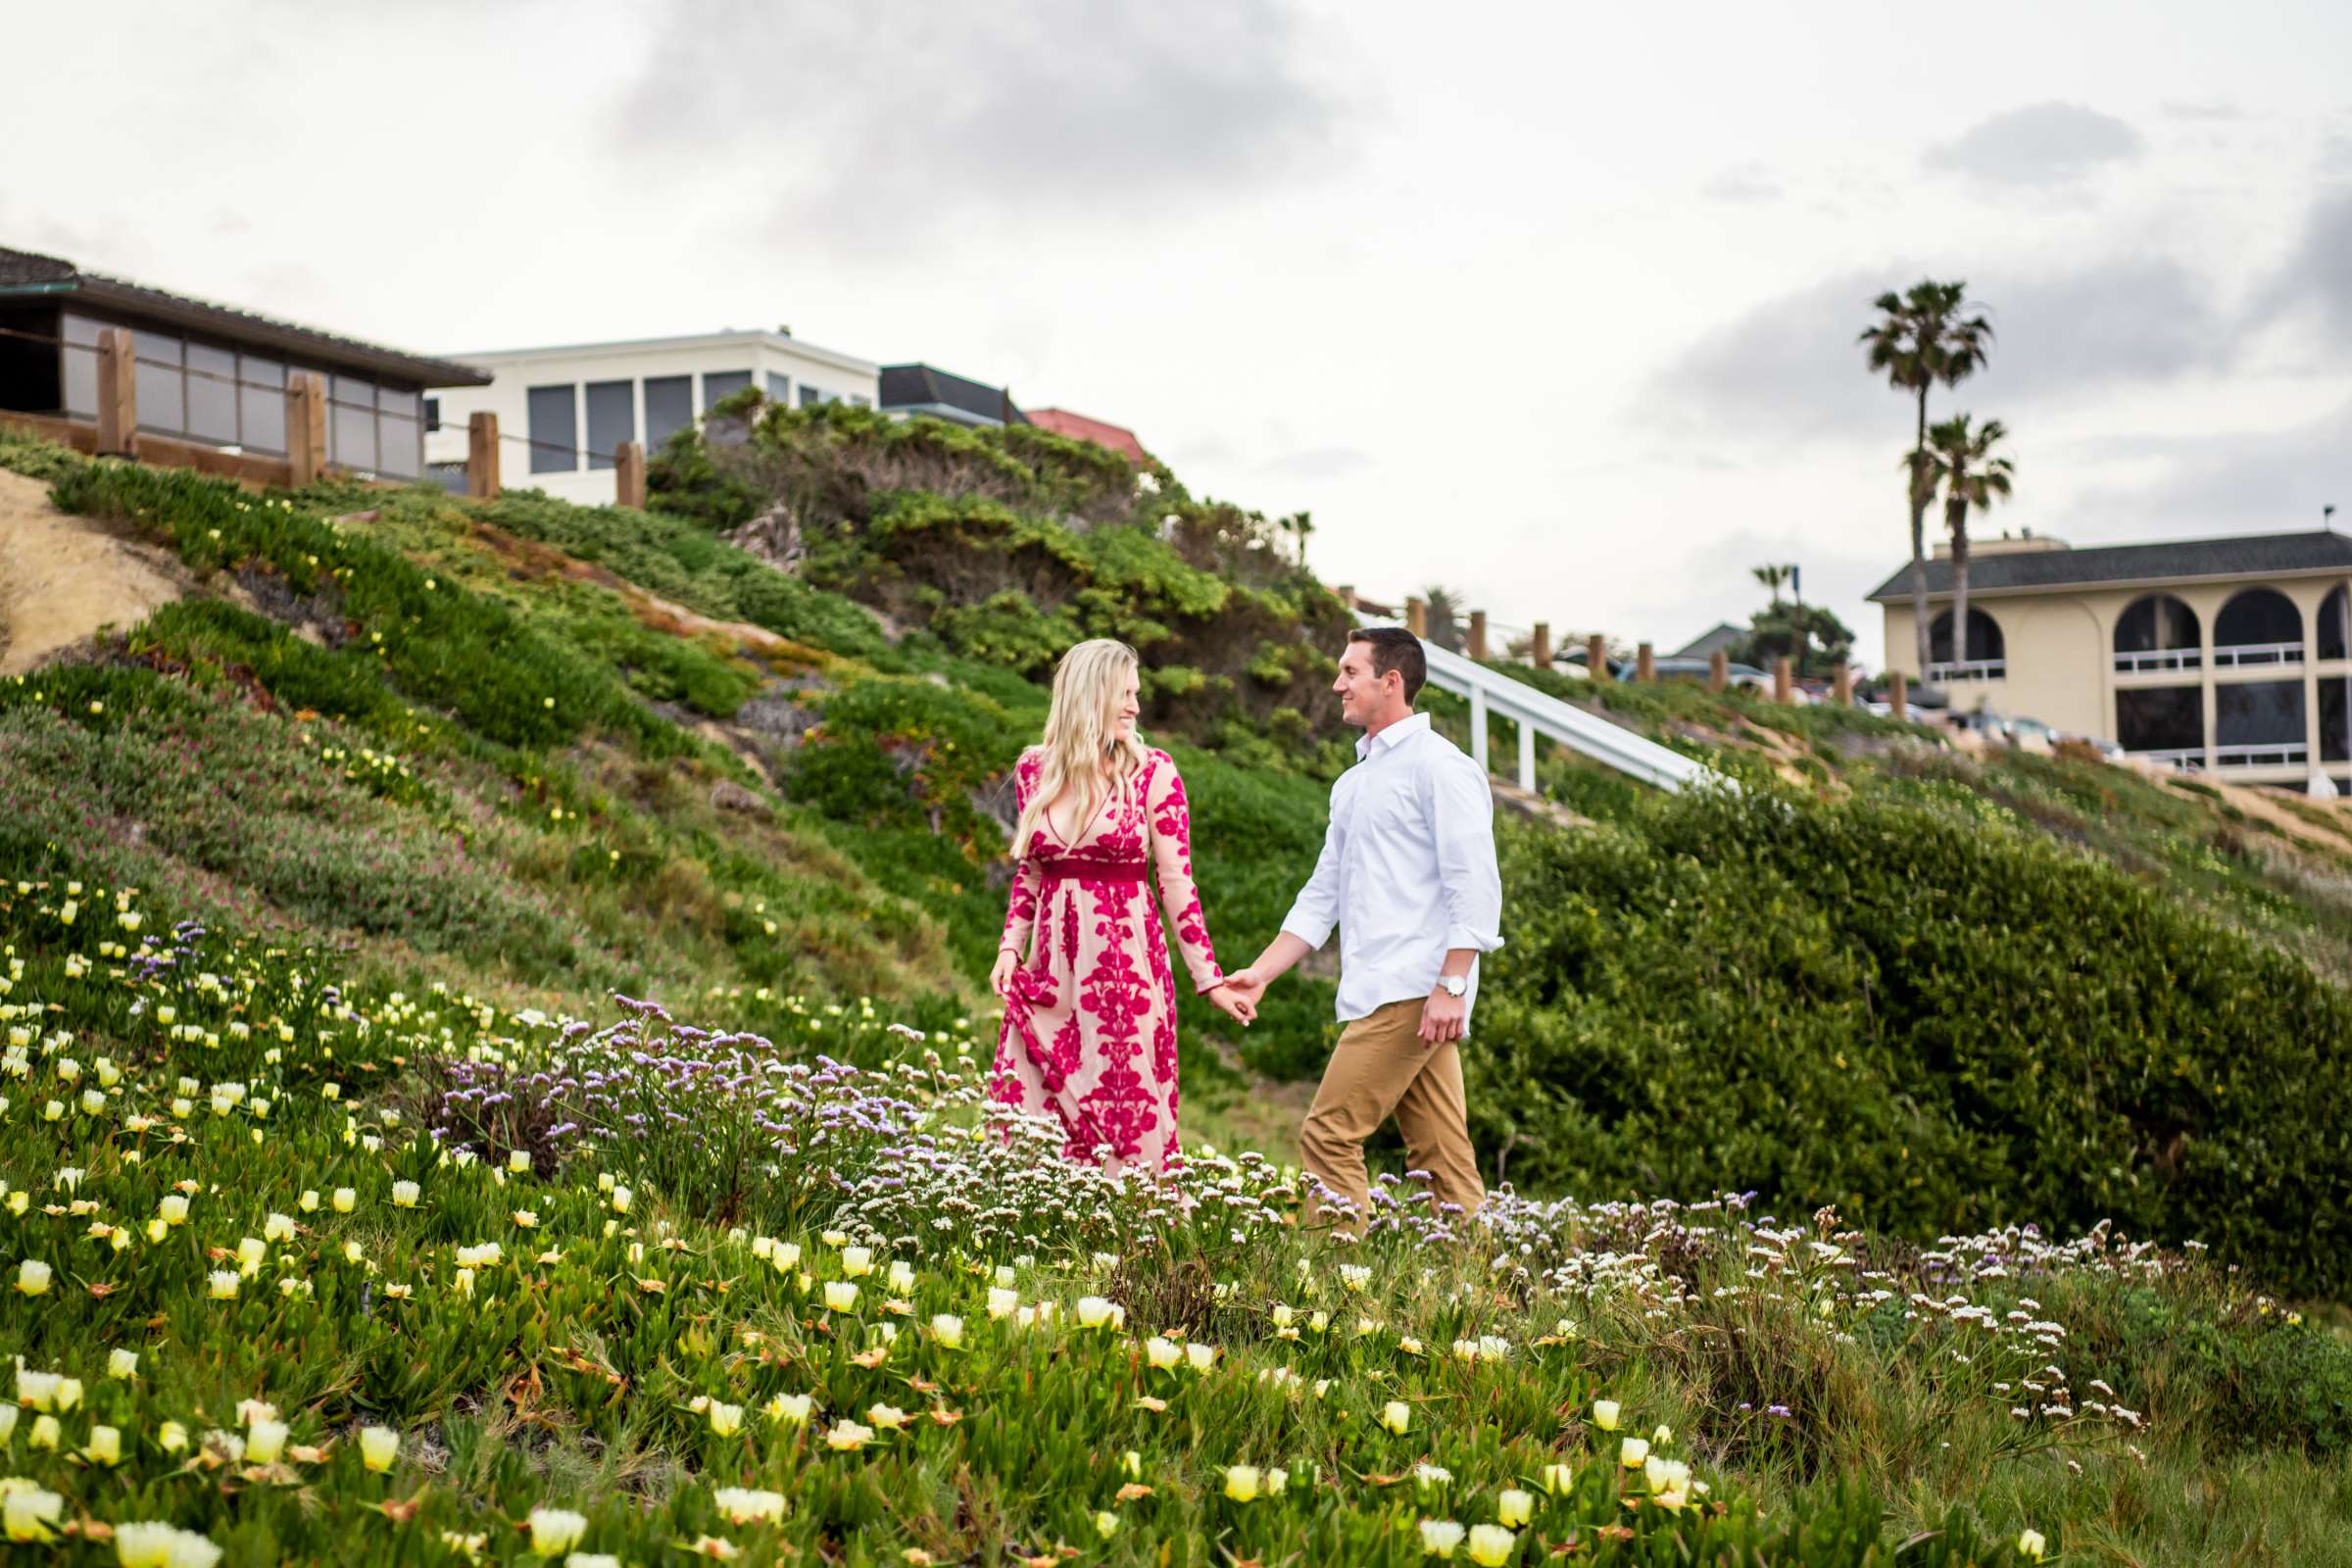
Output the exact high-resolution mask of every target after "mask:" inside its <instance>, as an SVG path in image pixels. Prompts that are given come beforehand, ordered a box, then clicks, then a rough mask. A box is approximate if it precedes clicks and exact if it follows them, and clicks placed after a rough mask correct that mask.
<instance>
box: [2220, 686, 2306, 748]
mask: <svg viewBox="0 0 2352 1568" xmlns="http://www.w3.org/2000/svg"><path fill="white" fill-rule="evenodd" d="M2213 728H2214V744H2215V745H2217V746H2301V745H2302V744H2303V742H2304V739H2305V735H2304V729H2303V683H2302V682H2301V681H2299V680H2255V681H2247V682H2245V683H2243V684H2239V685H2229V686H2216V687H2215V688H2214V689H2213Z"/></svg>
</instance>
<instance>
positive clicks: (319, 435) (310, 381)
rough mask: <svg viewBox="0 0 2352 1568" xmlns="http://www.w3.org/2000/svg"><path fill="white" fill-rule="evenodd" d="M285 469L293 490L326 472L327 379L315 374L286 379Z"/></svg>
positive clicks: (306, 372)
mask: <svg viewBox="0 0 2352 1568" xmlns="http://www.w3.org/2000/svg"><path fill="white" fill-rule="evenodd" d="M286 469H287V474H286V484H287V486H288V487H289V488H290V489H295V490H299V489H301V488H302V487H303V486H304V485H306V484H309V483H310V482H311V481H312V480H314V479H316V478H318V477H319V475H320V474H322V473H324V472H325V471H326V377H324V376H322V375H320V374H319V372H318V371H316V370H296V371H295V372H293V373H292V374H291V375H289V376H287V377H286Z"/></svg>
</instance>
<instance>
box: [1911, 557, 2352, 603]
mask: <svg viewBox="0 0 2352 1568" xmlns="http://www.w3.org/2000/svg"><path fill="white" fill-rule="evenodd" d="M2344 576H2352V562H2345V563H2343V564H2340V565H2333V566H2290V567H2287V568H2286V569H2285V570H2282V571H2203V572H2191V573H2187V574H2185V575H2175V576H2170V577H2100V578H2096V579H2094V580H2092V581H2089V582H2056V583H2034V584H2029V585H2027V586H2024V587H2016V586H2012V587H2005V588H2004V587H1987V586H1985V585H1984V584H1981V583H1974V582H1972V583H1970V584H1969V585H1968V597H1969V598H1970V599H1972V600H1974V599H2020V598H2027V597H2031V596H2034V595H2047V594H2081V593H2098V592H2104V591H2106V590H2109V589H2116V588H2177V587H2194V586H2196V585H2197V584H2199V583H2213V582H2249V583H2251V582H2272V581H2277V580H2278V579H2280V578H2299V577H2344ZM1952 598H1953V594H1952V590H1951V589H1949V588H1931V589H1929V590H1928V602H1929V603H1930V604H1935V603H1936V602H1938V601H1940V602H1943V603H1946V604H1948V603H1950V602H1951V600H1952ZM1867 602H1868V603H1870V604H1874V605H1904V604H1909V603H1910V602H1911V590H1910V589H1909V588H1908V587H1905V588H1901V589H1898V590H1895V591H1893V592H1888V591H1887V590H1886V589H1881V590H1880V591H1879V592H1877V593H1874V594H1872V595H1870V596H1869V598H1868V600H1867Z"/></svg>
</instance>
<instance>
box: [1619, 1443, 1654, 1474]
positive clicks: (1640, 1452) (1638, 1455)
mask: <svg viewBox="0 0 2352 1568" xmlns="http://www.w3.org/2000/svg"><path fill="white" fill-rule="evenodd" d="M1648 1457H1649V1440H1648V1439H1647V1438H1626V1439H1623V1440H1622V1441H1620V1442H1619V1443H1618V1445H1617V1462H1618V1463H1619V1464H1621V1465H1623V1466H1625V1468H1627V1469H1628V1470H1639V1469H1641V1468H1642V1461H1643V1460H1645V1459H1647V1458H1648Z"/></svg>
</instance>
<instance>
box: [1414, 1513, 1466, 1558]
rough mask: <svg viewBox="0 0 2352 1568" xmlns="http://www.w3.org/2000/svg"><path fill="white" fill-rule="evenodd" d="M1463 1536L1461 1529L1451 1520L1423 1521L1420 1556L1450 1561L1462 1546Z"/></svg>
mask: <svg viewBox="0 0 2352 1568" xmlns="http://www.w3.org/2000/svg"><path fill="white" fill-rule="evenodd" d="M1463 1534H1464V1532H1463V1530H1462V1527H1461V1526H1460V1525H1459V1524H1456V1523H1455V1522H1454V1521H1453V1520H1451V1519H1424V1520H1422V1521H1421V1554H1422V1555H1423V1556H1425V1557H1440V1558H1445V1559H1446V1560H1448V1561H1450V1560H1451V1559H1452V1557H1453V1554H1454V1551H1455V1550H1456V1549H1457V1548H1458V1547H1459V1546H1460V1545H1461V1544H1462V1536H1463Z"/></svg>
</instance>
